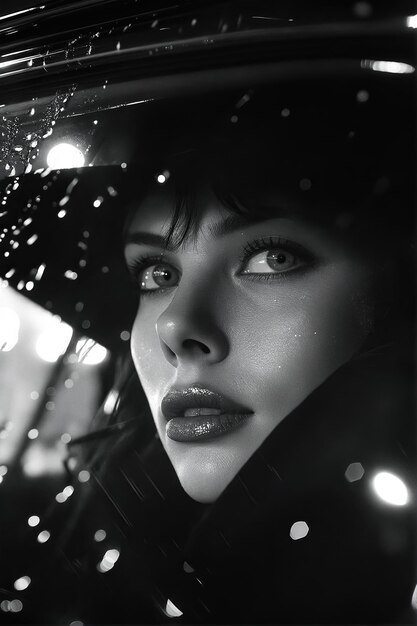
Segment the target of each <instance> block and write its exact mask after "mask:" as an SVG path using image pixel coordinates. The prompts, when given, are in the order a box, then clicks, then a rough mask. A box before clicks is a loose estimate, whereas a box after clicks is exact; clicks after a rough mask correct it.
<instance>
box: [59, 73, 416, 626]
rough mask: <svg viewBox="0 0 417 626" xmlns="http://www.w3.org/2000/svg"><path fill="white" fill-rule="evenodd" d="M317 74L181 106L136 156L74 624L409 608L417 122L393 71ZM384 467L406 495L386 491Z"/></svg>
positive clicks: (405, 619) (81, 531)
mask: <svg viewBox="0 0 417 626" xmlns="http://www.w3.org/2000/svg"><path fill="white" fill-rule="evenodd" d="M314 84H315V87H316V88H317V93H315V96H314V100H312V101H311V102H310V103H309V106H308V108H306V107H305V104H304V100H303V98H304V95H305V85H300V84H298V83H297V84H296V85H291V84H290V85H286V86H285V88H283V86H282V85H280V86H279V88H275V87H268V88H264V89H256V90H252V91H246V92H245V93H239V95H238V97H236V94H235V93H233V94H230V93H227V94H226V95H225V96H224V97H223V99H221V98H218V97H216V99H215V102H216V106H215V107H214V109H213V108H210V105H208V104H207V102H206V103H205V107H206V108H204V109H203V107H202V106H201V103H200V107H199V108H197V107H196V106H195V102H192V101H191V102H188V104H187V106H182V104H183V103H181V102H180V103H176V107H175V109H174V112H173V113H172V114H171V117H170V119H169V123H168V124H166V126H165V127H164V128H163V129H162V130H161V128H159V134H158V137H157V141H155V144H154V145H152V144H151V142H149V144H146V145H147V146H148V149H147V150H146V151H144V154H145V159H144V158H143V156H139V157H138V158H137V161H136V162H134V163H133V164H132V165H131V166H129V167H130V171H133V176H132V177H131V179H130V181H129V184H126V188H125V192H124V194H123V202H124V203H125V204H126V205H127V206H128V209H129V213H128V218H127V220H126V224H125V234H124V256H125V260H126V264H127V267H128V269H129V271H130V274H131V277H132V282H133V290H134V292H135V293H136V295H137V296H139V306H138V309H137V314H136V318H135V320H134V323H133V328H132V334H131V358H132V361H133V366H134V369H132V363H131V360H130V357H129V356H127V357H126V359H125V364H124V368H123V371H122V374H121V382H120V384H119V389H120V402H119V404H118V405H117V407H116V409H115V411H114V414H113V415H112V417H111V421H110V427H111V429H113V430H112V432H120V430H119V428H121V429H122V431H121V434H120V438H119V440H118V442H117V443H118V445H115V441H114V439H110V440H106V441H105V443H104V444H102V446H98V445H97V443H96V442H93V444H92V446H91V447H90V449H89V450H88V451H87V452H85V453H84V454H83V455H82V457H81V460H80V463H79V465H78V467H77V471H79V470H81V469H85V468H87V467H88V469H89V471H90V472H91V473H92V474H93V475H94V477H95V478H96V481H95V485H94V486H92V487H91V490H92V491H91V493H90V491H89V492H88V494H87V496H86V498H85V499H84V498H82V499H81V504H82V505H83V506H81V504H80V506H79V509H80V510H82V514H78V516H76V517H75V518H74V520H73V524H72V526H73V529H72V536H71V539H70V540H69V541H68V540H67V539H68V538H67V537H65V538H64V539H65V541H64V540H63V543H64V544H65V554H66V559H67V563H69V564H70V567H69V568H67V570H68V576H69V579H70V582H68V586H67V589H70V590H72V593H73V592H74V590H76V591H77V593H78V594H79V596H80V598H81V601H80V602H79V607H78V609H77V611H75V610H74V608H73V606H70V608H69V609H68V608H67V609H66V611H65V612H64V613H63V612H62V607H61V608H60V611H61V612H60V613H59V616H60V620H61V619H64V618H63V615H64V617H65V618H68V619H70V617H71V619H82V621H87V622H95V623H104V622H107V623H148V622H160V621H161V620H163V619H164V618H165V617H167V618H169V619H171V618H173V617H175V618H176V619H177V620H179V621H181V622H183V623H255V622H256V623H259V622H262V623H283V624H285V623H364V622H367V623H380V622H384V623H410V621H411V620H412V617H411V616H410V615H409V612H408V611H409V606H410V601H411V595H412V591H413V587H414V574H415V572H414V567H415V558H414V554H413V550H412V546H414V540H415V533H414V527H413V524H414V512H413V510H412V507H411V506H410V503H409V499H407V498H409V493H410V486H411V484H412V480H413V478H412V471H413V468H414V467H415V446H414V439H413V436H412V435H413V433H414V429H413V426H412V424H411V419H410V416H411V415H412V407H413V396H412V383H411V375H412V371H413V370H412V366H411V362H412V354H411V349H410V343H411V342H410V337H411V336H412V328H413V313H414V295H413V290H412V289H411V288H410V285H411V284H412V283H411V280H412V278H411V277H412V273H413V264H412V249H411V246H410V233H411V225H412V224H413V217H412V197H413V191H412V188H413V187H412V176H411V175H410V169H412V160H410V159H409V157H410V154H411V152H412V150H409V148H410V139H409V126H408V123H407V119H405V117H404V119H402V120H400V121H399V122H398V124H397V125H394V126H393V127H388V126H387V127H385V128H384V132H381V126H380V124H379V122H381V120H382V121H383V120H384V119H385V115H386V111H387V110H388V111H389V110H390V107H391V106H392V102H391V101H390V100H391V97H392V96H391V95H390V94H389V93H388V94H385V93H384V90H383V86H381V85H378V84H375V85H373V91H372V99H373V101H375V102H378V107H376V108H374V107H373V106H369V107H365V108H364V107H363V106H362V100H361V99H358V97H357V95H358V93H359V92H358V89H357V85H356V83H354V82H349V81H346V80H344V81H340V84H337V89H335V83H332V85H329V83H327V82H323V84H319V83H318V82H317V81H315V83H314ZM319 87H320V88H319ZM392 98H393V99H394V100H395V98H394V97H392ZM242 102H243V104H242ZM381 102H383V107H381V108H380V107H379V105H380V104H381ZM210 104H211V103H210ZM196 111H197V112H196ZM203 111H205V112H207V111H209V112H210V117H209V118H208V117H206V116H205V115H204V114H203ZM155 119H156V120H158V123H161V121H160V120H161V119H163V116H161V115H159V111H158V104H155ZM163 131H166V132H163ZM150 136H151V137H152V131H151V132H150ZM142 145H143V144H142ZM143 161H145V163H143ZM126 180H129V179H126ZM396 207H401V219H397V217H396V216H395V217H393V215H394V213H395V211H396ZM139 383H140V386H139ZM142 389H143V392H144V393H145V396H146V401H147V403H148V405H149V409H150V413H151V414H152V418H153V419H150V416H149V415H146V413H147V412H148V411H147V408H146V407H145V408H144V402H143V397H142V396H141V394H142ZM102 417H103V416H101V417H100V416H99V422H98V424H97V422H96V425H98V426H99V427H102V426H103V424H102V423H101V421H100V420H101V418H102ZM155 429H156V430H155ZM156 433H157V435H156ZM90 439H91V438H90ZM109 441H110V443H109ZM161 444H162V445H161ZM77 445H78V444H77V443H75V444H73V450H74V451H75V450H76V448H77ZM384 473H385V474H384ZM386 474H389V475H390V476H391V477H392V476H394V481H395V480H397V481H399V483H398V482H397V483H396V484H400V485H403V486H404V488H405V489H406V490H407V488H408V491H407V498H406V499H405V500H404V501H402V502H401V505H402V506H398V504H399V503H398V502H397V503H392V502H391V504H390V503H389V501H388V502H387V500H386V499H385V500H384V499H383V498H382V496H378V492H374V491H373V485H374V484H375V479H376V477H377V476H381V475H386ZM407 486H408V487H407ZM103 494H104V499H103ZM381 498H382V499H381ZM103 500H104V504H103ZM103 506H104V507H105V509H104V511H103V510H102V508H101V507H103ZM98 525H101V526H103V525H104V526H105V528H106V533H107V536H106V543H105V548H108V551H109V550H111V551H112V552H111V553H109V552H108V551H107V552H106V553H105V555H104V557H103V558H102V560H101V561H100V560H99V557H98V554H99V553H100V554H101V556H102V554H103V550H104V548H103V545H102V544H101V543H100V544H98V543H96V544H95V546H94V545H92V543H93V542H92V539H91V538H92V537H93V535H94V532H95V531H96V530H97V527H98ZM87 538H89V539H88V540H87ZM81 539H82V541H81ZM115 551H116V552H117V554H116V552H115ZM106 555H107V556H106ZM119 556H120V558H119V559H118V560H117V563H115V561H116V559H117V558H118V557H119ZM106 559H107V560H106ZM97 566H98V570H97ZM113 566H114V571H113ZM71 568H72V569H73V572H75V580H74V579H71V575H72V574H71ZM110 569H112V571H111V572H110V571H109V570H110ZM51 571H52V572H55V571H56V566H55V565H54V566H53V568H52V570H51ZM81 574H83V576H82V578H81V580H82V585H80V583H79V576H80V575H81ZM104 574H105V575H104ZM73 578H74V577H73ZM64 595H65V594H64ZM149 599H151V600H152V604H154V605H156V612H155V613H154V612H153V609H152V608H150V606H149ZM66 604H67V605H68V602H67V603H66ZM69 604H70V605H71V602H70V603H69ZM75 613H76V614H75ZM55 615H56V614H55Z"/></svg>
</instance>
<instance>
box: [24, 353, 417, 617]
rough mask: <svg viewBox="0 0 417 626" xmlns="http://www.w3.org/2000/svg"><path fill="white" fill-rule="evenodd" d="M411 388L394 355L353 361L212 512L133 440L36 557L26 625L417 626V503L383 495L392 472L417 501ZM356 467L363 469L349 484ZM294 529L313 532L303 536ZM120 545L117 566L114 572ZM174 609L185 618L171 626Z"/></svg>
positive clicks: (293, 418)
mask: <svg viewBox="0 0 417 626" xmlns="http://www.w3.org/2000/svg"><path fill="white" fill-rule="evenodd" d="M413 378H414V372H413V368H412V367H411V366H409V365H408V364H407V361H406V359H405V358H404V355H401V354H400V355H399V354H398V351H397V350H395V349H393V348H392V346H391V347H387V348H380V349H374V350H371V351H368V352H366V353H365V354H362V355H360V356H358V357H357V358H355V359H353V360H352V361H351V362H349V363H348V364H346V365H345V366H343V367H341V368H340V369H339V370H338V371H337V372H335V373H334V374H333V375H332V376H331V377H330V378H329V379H328V380H327V381H326V382H325V383H323V384H322V385H321V386H320V387H319V388H318V389H316V390H315V391H314V392H313V393H312V394H311V395H310V396H309V397H308V398H307V399H306V400H305V401H304V402H303V403H302V404H301V405H300V406H299V407H297V408H296V409H295V410H294V411H293V412H292V413H291V414H290V415H288V416H287V417H286V418H285V419H284V420H283V422H282V423H281V424H280V425H279V426H278V427H277V428H276V429H275V430H274V432H273V433H272V434H271V435H270V436H269V437H268V438H267V440H266V441H265V442H264V443H263V444H262V445H261V447H260V448H259V449H258V450H257V452H256V453H255V454H254V455H253V456H252V457H251V459H250V460H249V461H248V462H247V463H246V465H245V466H244V467H243V469H242V470H241V472H240V473H239V474H238V475H237V476H236V477H235V479H234V480H233V481H232V482H231V483H230V485H229V486H228V487H227V488H226V490H225V491H224V492H223V494H222V495H221V497H220V498H219V499H218V500H217V501H216V502H215V503H213V504H210V505H202V504H198V503H196V502H194V501H192V500H191V499H190V498H189V497H188V496H186V494H185V493H184V492H183V490H182V488H181V487H180V485H179V483H178V480H177V478H176V476H175V474H174V471H173V469H172V467H171V465H170V462H169V460H168V458H167V457H166V455H165V453H164V451H163V449H162V446H161V444H160V441H159V440H158V439H156V438H152V439H151V440H150V441H148V442H147V443H146V445H145V444H144V442H143V431H141V432H142V434H141V436H140V437H139V439H138V438H135V437H134V436H133V435H132V440H131V441H130V442H128V444H127V446H126V445H125V447H124V448H121V449H120V451H119V453H117V448H115V453H114V455H113V457H112V458H111V459H110V460H109V462H108V463H107V466H106V469H105V471H104V473H102V474H100V473H93V474H94V480H92V481H90V483H88V484H87V485H83V486H82V489H81V492H79V495H78V502H77V500H74V501H73V503H72V506H73V507H74V505H75V506H76V508H78V509H79V511H78V513H75V512H74V510H73V512H72V518H71V517H69V514H68V512H67V513H63V512H62V511H63V509H62V508H61V509H59V510H60V511H61V513H60V519H58V518H56V519H55V522H54V523H53V522H52V521H51V525H52V526H51V525H50V526H49V528H53V525H55V528H56V529H59V528H60V527H61V528H62V527H65V528H66V536H65V534H64V535H63V534H62V532H61V533H58V532H57V533H56V534H57V535H58V536H60V540H59V541H57V542H55V544H54V545H52V539H51V546H50V547H49V548H48V549H49V550H50V560H49V562H48V559H47V558H46V557H45V554H46V552H45V546H43V547H42V546H41V547H39V548H38V550H39V554H41V552H42V549H43V552H42V554H43V555H44V556H43V557H42V559H43V561H42V563H41V565H40V563H39V561H38V562H37V563H36V564H35V570H36V569H37V568H38V573H37V574H36V573H33V574H32V581H33V582H32V585H31V588H30V591H29V593H28V594H27V598H26V599H25V603H26V606H27V611H26V613H25V615H23V614H22V617H21V618H20V619H21V622H20V623H35V622H37V623H60V624H61V623H62V624H64V623H66V624H67V623H70V622H71V621H73V620H81V621H83V622H84V623H88V624H104V623H107V624H133V623H134V624H147V623H162V622H165V621H170V620H173V621H178V622H180V623H184V624H197V623H205V624H225V623H229V624H231V623H236V624H245V623H271V624H290V623H292V624H294V623H302V624H334V623H345V624H364V623H371V624H381V623H387V624H388V623H389V624H393V623H398V624H411V623H414V621H415V619H414V615H413V612H412V611H411V604H410V603H411V596H412V593H413V589H414V586H415V582H416V532H415V531H416V510H415V508H416V507H415V502H414V501H413V499H412V498H411V499H410V502H409V503H408V504H407V505H405V506H395V505H392V504H388V503H386V502H384V501H383V500H382V499H380V498H379V497H378V496H377V495H376V493H375V492H374V490H373V488H372V479H373V477H374V476H375V474H376V473H378V472H382V471H388V472H391V473H393V474H395V475H396V476H397V477H398V478H400V479H401V480H402V481H403V482H404V483H405V485H407V487H408V489H409V492H410V494H413V493H415V483H416V437H415V424H414V395H413V384H412V383H413ZM352 463H360V464H361V466H362V468H363V470H364V473H363V476H362V477H361V478H358V475H356V476H353V478H356V480H354V481H353V482H350V481H349V480H348V478H349V476H350V478H351V479H352V476H351V474H349V471H348V472H347V469H348V468H349V466H351V464H352ZM356 467H357V466H356ZM62 506H63V505H59V507H62ZM59 507H58V508H59ZM295 522H305V523H306V524H307V526H308V533H307V534H306V535H305V536H304V537H303V538H299V539H297V540H295V539H293V538H291V536H290V531H291V528H292V526H293V524H294V523H295ZM98 528H101V529H105V530H106V533H107V536H106V539H105V540H104V541H103V542H99V543H98V542H96V541H94V540H93V536H94V533H95V531H96V530H97V529H98ZM53 534H54V533H53ZM109 549H117V550H118V551H119V552H120V557H119V559H118V561H117V562H116V563H115V565H114V567H113V568H112V569H111V571H108V572H106V573H102V572H100V571H98V570H97V565H98V564H99V563H100V561H101V559H102V558H103V555H104V553H105V552H106V551H107V550H109ZM57 555H58V558H57ZM32 569H33V568H32ZM40 572H41V573H40ZM168 600H170V601H171V602H172V603H173V604H174V605H175V607H177V609H179V611H180V612H181V613H182V615H179V616H178V617H175V618H173V617H170V616H169V615H167V611H166V605H167V601H168ZM168 613H169V611H168ZM25 620H26V621H25Z"/></svg>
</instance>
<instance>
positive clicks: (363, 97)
mask: <svg viewBox="0 0 417 626" xmlns="http://www.w3.org/2000/svg"><path fill="white" fill-rule="evenodd" d="M356 100H357V101H358V102H367V101H368V100H369V91H366V90H365V89H361V90H360V91H358V93H357V94H356Z"/></svg>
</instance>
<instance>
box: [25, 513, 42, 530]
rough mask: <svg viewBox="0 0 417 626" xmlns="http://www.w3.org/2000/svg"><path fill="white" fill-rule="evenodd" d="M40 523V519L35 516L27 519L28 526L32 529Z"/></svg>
mask: <svg viewBox="0 0 417 626" xmlns="http://www.w3.org/2000/svg"><path fill="white" fill-rule="evenodd" d="M40 521H41V518H40V517H38V516H37V515H31V516H30V517H29V519H28V526H31V527H32V528H34V527H35V526H37V525H38V524H39V523H40Z"/></svg>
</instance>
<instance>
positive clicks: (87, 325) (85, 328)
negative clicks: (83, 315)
mask: <svg viewBox="0 0 417 626" xmlns="http://www.w3.org/2000/svg"><path fill="white" fill-rule="evenodd" d="M81 326H82V327H83V328H84V330H87V329H88V328H90V326H91V322H90V320H83V321H82V322H81Z"/></svg>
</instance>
